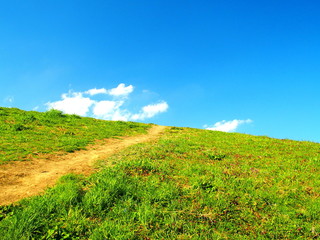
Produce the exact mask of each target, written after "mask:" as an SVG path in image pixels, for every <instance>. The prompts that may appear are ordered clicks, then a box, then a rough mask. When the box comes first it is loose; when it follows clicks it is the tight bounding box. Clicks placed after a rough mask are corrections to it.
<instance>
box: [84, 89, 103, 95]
mask: <svg viewBox="0 0 320 240" xmlns="http://www.w3.org/2000/svg"><path fill="white" fill-rule="evenodd" d="M107 92H108V91H107V89H105V88H100V89H97V88H93V89H89V90H88V91H85V93H86V94H89V95H91V96H94V95H97V94H106V93H107Z"/></svg>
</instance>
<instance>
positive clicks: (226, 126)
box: [204, 119, 253, 132]
mask: <svg viewBox="0 0 320 240" xmlns="http://www.w3.org/2000/svg"><path fill="white" fill-rule="evenodd" d="M252 122H253V121H252V120H251V119H247V120H238V119H234V120H232V121H226V120H223V121H221V122H217V123H215V124H214V125H213V126H212V127H210V126H204V127H205V128H206V129H207V130H214V131H222V132H233V131H235V130H236V129H237V128H238V127H239V125H241V124H245V123H252Z"/></svg>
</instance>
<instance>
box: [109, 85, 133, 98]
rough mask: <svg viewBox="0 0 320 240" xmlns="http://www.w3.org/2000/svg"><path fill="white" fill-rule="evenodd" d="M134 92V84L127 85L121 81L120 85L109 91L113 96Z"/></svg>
mask: <svg viewBox="0 0 320 240" xmlns="http://www.w3.org/2000/svg"><path fill="white" fill-rule="evenodd" d="M132 92H133V86H132V85H129V86H128V87H126V85H125V84H124V83H120V84H119V85H118V87H116V88H112V89H110V90H109V91H108V93H109V94H110V95H111V96H127V95H129V94H130V93H132Z"/></svg>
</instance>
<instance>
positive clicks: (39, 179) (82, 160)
mask: <svg viewBox="0 0 320 240" xmlns="http://www.w3.org/2000/svg"><path fill="white" fill-rule="evenodd" d="M165 128H166V127H165V126H154V127H152V128H151V129H150V130H149V132H148V134H144V135H138V136H132V137H123V138H121V139H106V140H103V141H101V142H100V143H99V144H95V145H91V146H88V147H87V149H86V150H81V151H77V152H74V153H70V154H67V155H63V156H55V157H53V158H51V159H34V160H32V161H28V162H15V163H13V164H7V165H3V166H0V205H6V204H10V203H13V202H16V201H18V200H21V199H23V198H26V197H29V196H33V195H36V194H39V193H40V192H42V191H43V190H44V189H46V188H47V187H48V186H53V185H54V184H55V183H56V181H57V179H58V178H60V177H61V176H62V175H65V174H67V173H82V174H86V175H88V174H90V173H92V172H93V171H94V169H93V163H94V162H95V161H97V160H99V159H104V158H107V157H109V156H111V155H112V154H115V153H117V152H118V151H120V150H122V149H124V148H126V147H128V146H131V145H133V144H137V143H141V142H147V141H152V140H154V139H156V138H158V137H159V136H160V134H161V133H162V132H163V130H164V129H165Z"/></svg>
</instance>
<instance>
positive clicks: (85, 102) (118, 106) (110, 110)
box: [46, 83, 169, 121]
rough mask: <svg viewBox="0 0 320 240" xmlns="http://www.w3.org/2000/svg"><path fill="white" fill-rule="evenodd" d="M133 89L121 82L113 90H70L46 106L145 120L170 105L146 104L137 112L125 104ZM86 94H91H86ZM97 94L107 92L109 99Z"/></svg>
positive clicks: (120, 118) (161, 103)
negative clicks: (96, 97) (98, 96)
mask: <svg viewBox="0 0 320 240" xmlns="http://www.w3.org/2000/svg"><path fill="white" fill-rule="evenodd" d="M133 89H134V87H133V86H132V85H129V86H127V87H126V86H125V84H123V83H121V84H119V85H118V87H116V88H113V89H111V90H107V89H105V88H101V89H96V88H93V89H90V90H87V91H84V92H73V91H69V93H65V94H62V95H61V100H59V101H56V102H48V103H46V106H47V109H48V110H49V109H57V110H60V111H63V112H64V113H67V114H77V115H81V116H90V117H95V118H100V119H105V120H122V121H128V120H145V119H148V118H152V117H154V116H155V115H157V114H159V113H162V112H165V111H167V109H168V107H169V106H168V104H167V103H166V102H160V103H158V104H150V105H147V106H144V107H143V108H142V109H141V110H140V112H139V113H137V114H135V113H132V112H130V111H129V110H128V109H125V108H124V104H125V103H126V101H129V100H130V99H129V98H128V95H129V94H130V93H131V92H132V91H133ZM86 94H88V95H90V96H89V97H86V96H84V95H86ZM97 94H106V96H105V97H106V98H107V99H106V100H101V99H100V100H95V99H94V98H95V95H97ZM119 96H122V98H120V99H119V98H118V97H119ZM123 97H124V98H123ZM108 98H109V99H108ZM110 98H111V99H110Z"/></svg>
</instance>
